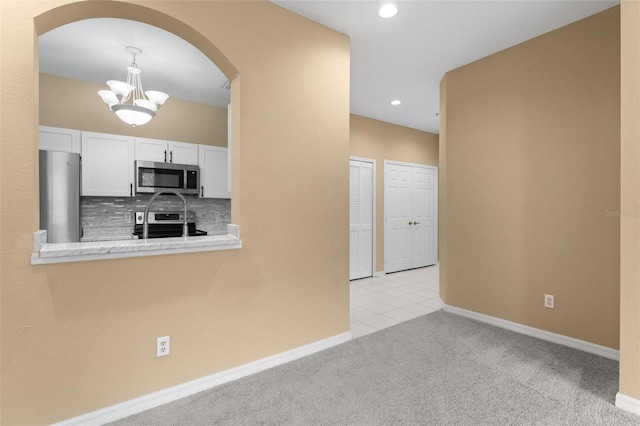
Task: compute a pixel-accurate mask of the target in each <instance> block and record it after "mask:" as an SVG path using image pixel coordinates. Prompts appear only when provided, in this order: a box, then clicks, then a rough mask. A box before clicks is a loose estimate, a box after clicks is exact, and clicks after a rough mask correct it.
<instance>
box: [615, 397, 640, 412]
mask: <svg viewBox="0 0 640 426" xmlns="http://www.w3.org/2000/svg"><path fill="white" fill-rule="evenodd" d="M616 407H618V408H619V409H621V410H624V411H628V412H630V413H633V414H637V415H639V416H640V400H637V399H635V398H631V397H630V396H627V395H623V394H621V393H620V392H618V393H617V394H616Z"/></svg>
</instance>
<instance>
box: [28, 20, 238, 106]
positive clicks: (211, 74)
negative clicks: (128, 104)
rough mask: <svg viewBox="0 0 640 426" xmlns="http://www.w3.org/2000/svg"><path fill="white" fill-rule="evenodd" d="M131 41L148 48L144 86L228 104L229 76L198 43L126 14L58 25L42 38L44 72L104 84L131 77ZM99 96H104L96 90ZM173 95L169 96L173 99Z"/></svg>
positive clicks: (144, 51) (144, 58)
mask: <svg viewBox="0 0 640 426" xmlns="http://www.w3.org/2000/svg"><path fill="white" fill-rule="evenodd" d="M127 46H135V47H137V48H139V49H141V50H142V54H141V55H139V56H138V57H137V58H136V63H137V65H138V67H139V68H140V69H141V70H142V74H141V75H142V85H143V87H144V90H160V91H162V92H166V93H168V94H169V96H170V98H169V101H170V100H171V97H173V98H179V99H183V100H188V101H193V102H198V103H202V104H207V105H214V106H219V107H225V108H226V106H227V104H228V103H229V100H230V93H229V90H228V89H223V88H222V86H223V85H224V84H225V83H226V82H227V77H225V75H224V74H223V73H222V72H221V71H220V70H219V69H218V67H216V66H215V65H214V64H213V62H211V60H209V58H207V57H206V56H205V55H204V54H203V53H202V52H200V50H198V49H196V48H195V47H194V46H193V45H191V44H190V43H188V42H186V41H185V40H183V39H181V38H180V37H177V36H175V35H174V34H172V33H170V32H167V31H165V30H163V29H160V28H157V27H154V26H151V25H147V24H143V23H141V22H137V21H129V20H126V19H112V18H96V19H85V20H82V21H76V22H73V23H71V24H67V25H63V26H62V27H58V28H56V29H53V30H51V31H49V32H47V33H45V34H43V35H41V36H40V38H39V50H40V72H43V73H47V74H53V75H58V76H62V77H67V78H73V79H77V80H83V81H90V82H94V83H101V84H104V88H105V89H107V90H108V89H109V88H108V86H107V84H106V81H107V80H125V81H126V79H127V70H126V68H127V67H128V66H129V64H131V60H132V56H131V55H130V54H129V53H127V51H126V47H127ZM96 100H97V101H99V102H102V100H101V99H100V97H99V96H98V94H97V93H96ZM169 101H167V102H169Z"/></svg>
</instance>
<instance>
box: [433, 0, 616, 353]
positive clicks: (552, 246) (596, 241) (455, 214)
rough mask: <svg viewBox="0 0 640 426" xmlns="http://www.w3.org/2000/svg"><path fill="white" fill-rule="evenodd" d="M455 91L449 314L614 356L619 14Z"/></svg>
mask: <svg viewBox="0 0 640 426" xmlns="http://www.w3.org/2000/svg"><path fill="white" fill-rule="evenodd" d="M444 84H445V85H446V90H445V92H444V94H445V96H446V104H445V105H446V111H445V114H446V120H443V122H442V124H443V125H444V126H445V129H446V136H445V138H444V144H445V146H446V147H445V148H444V149H445V152H446V158H445V159H444V162H445V163H446V178H445V180H444V181H445V182H446V184H445V185H446V189H445V192H446V229H445V235H446V249H445V250H443V251H441V254H440V257H441V259H442V258H443V257H444V258H445V261H444V263H443V265H444V267H443V268H442V267H441V269H444V271H445V274H444V277H445V282H444V283H442V284H441V286H444V289H445V292H443V294H444V295H445V302H446V303H447V304H449V305H453V306H457V307H461V308H464V309H468V310H471V311H475V312H480V313H482V314H486V315H490V316H493V317H498V318H502V319H505V320H509V321H514V322H516V323H520V324H525V325H528V326H532V327H535V328H539V329H542V330H548V331H551V332H554V333H558V334H562V335H565V336H570V337H574V338H577V339H581V340H585V341H588V342H593V343H596V344H599V345H603V346H607V347H611V348H617V347H618V332H619V306H620V301H619V298H620V288H619V281H620V270H619V261H620V220H619V218H618V217H615V216H607V214H606V211H607V210H609V211H616V210H618V209H619V206H620V183H619V174H620V143H619V140H620V124H619V123H620V9H619V8H618V7H615V8H612V9H609V10H607V11H604V12H602V13H600V14H597V15H594V16H593V17H589V18H587V19H585V20H582V21H579V22H577V23H574V24H572V25H569V26H566V27H564V28H561V29H559V30H556V31H553V32H551V33H548V34H546V35H543V36H541V37H538V38H536V39H533V40H530V41H528V42H525V43H523V44H520V45H518V46H515V47H513V48H510V49H507V50H505V51H502V52H500V53H497V54H495V55H492V56H490V57H487V58H484V59H482V60H479V61H477V62H474V63H472V64H469V65H467V66H464V67H462V68H459V69H456V70H454V71H451V72H449V73H447V75H446V82H445V83H444ZM441 142H442V141H441ZM441 160H442V158H441ZM441 167H442V165H441ZM545 293H546V294H552V295H555V305H556V307H555V309H554V310H551V309H545V308H544V307H543V298H544V294H545Z"/></svg>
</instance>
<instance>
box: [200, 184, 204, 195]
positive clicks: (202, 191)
mask: <svg viewBox="0 0 640 426" xmlns="http://www.w3.org/2000/svg"><path fill="white" fill-rule="evenodd" d="M200 196H201V197H204V186H201V187H200Z"/></svg>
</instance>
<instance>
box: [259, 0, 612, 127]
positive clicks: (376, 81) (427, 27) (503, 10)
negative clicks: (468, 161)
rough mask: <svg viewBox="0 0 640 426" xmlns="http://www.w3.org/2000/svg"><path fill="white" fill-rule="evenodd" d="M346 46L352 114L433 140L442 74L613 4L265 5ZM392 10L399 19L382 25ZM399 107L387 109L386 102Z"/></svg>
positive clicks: (426, 1)
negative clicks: (344, 40) (383, 12)
mask: <svg viewBox="0 0 640 426" xmlns="http://www.w3.org/2000/svg"><path fill="white" fill-rule="evenodd" d="M270 1H271V2H273V3H275V4H277V5H280V6H282V7H284V8H286V9H288V10H290V11H292V12H295V13H297V14H299V15H302V16H306V17H307V18H309V19H312V20H314V21H316V22H319V23H321V24H323V25H326V26H328V27H330V28H333V29H334V30H336V31H339V32H341V33H344V34H347V35H349V36H350V38H351V112H352V113H354V114H358V115H362V116H365V117H370V118H375V119H378V120H382V121H386V122H390V123H394V124H399V125H402V126H407V127H411V128H414V129H420V130H425V131H429V132H433V133H438V131H439V130H438V117H437V116H436V113H438V109H439V85H440V80H441V79H442V77H443V76H444V74H445V73H446V72H447V71H450V70H452V69H455V68H458V67H460V66H462V65H465V64H468V63H470V62H473V61H475V60H477V59H480V58H483V57H485V56H488V55H490V54H492V53H495V52H498V51H500V50H503V49H506V48H507V47H510V46H514V45H516V44H518V43H521V42H523V41H525V40H528V39H531V38H533V37H536V36H538V35H541V34H544V33H546V32H549V31H551V30H554V29H557V28H560V27H562V26H564V25H566V24H569V23H571V22H575V21H578V20H580V19H582V18H585V17H587V16H590V15H593V14H595V13H598V12H601V11H603V10H605V9H608V8H610V7H613V6H615V5H616V4H619V1H617V0H616V1H596V0H570V1H565V0H510V1H504V0H503V1H484V0H474V1H458V0H445V1H435V0H413V1H408V0H405V1H368V0H347V1H344V0H337V1H326V0H325V1H322V0H270ZM388 2H391V3H394V4H395V5H396V6H397V8H398V14H397V15H396V16H394V17H392V18H387V19H385V18H381V17H380V16H378V9H379V8H380V6H382V5H383V4H385V3H388ZM393 99H400V100H401V101H402V104H401V105H399V106H396V107H393V106H391V105H390V104H389V102H390V101H391V100H393Z"/></svg>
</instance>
